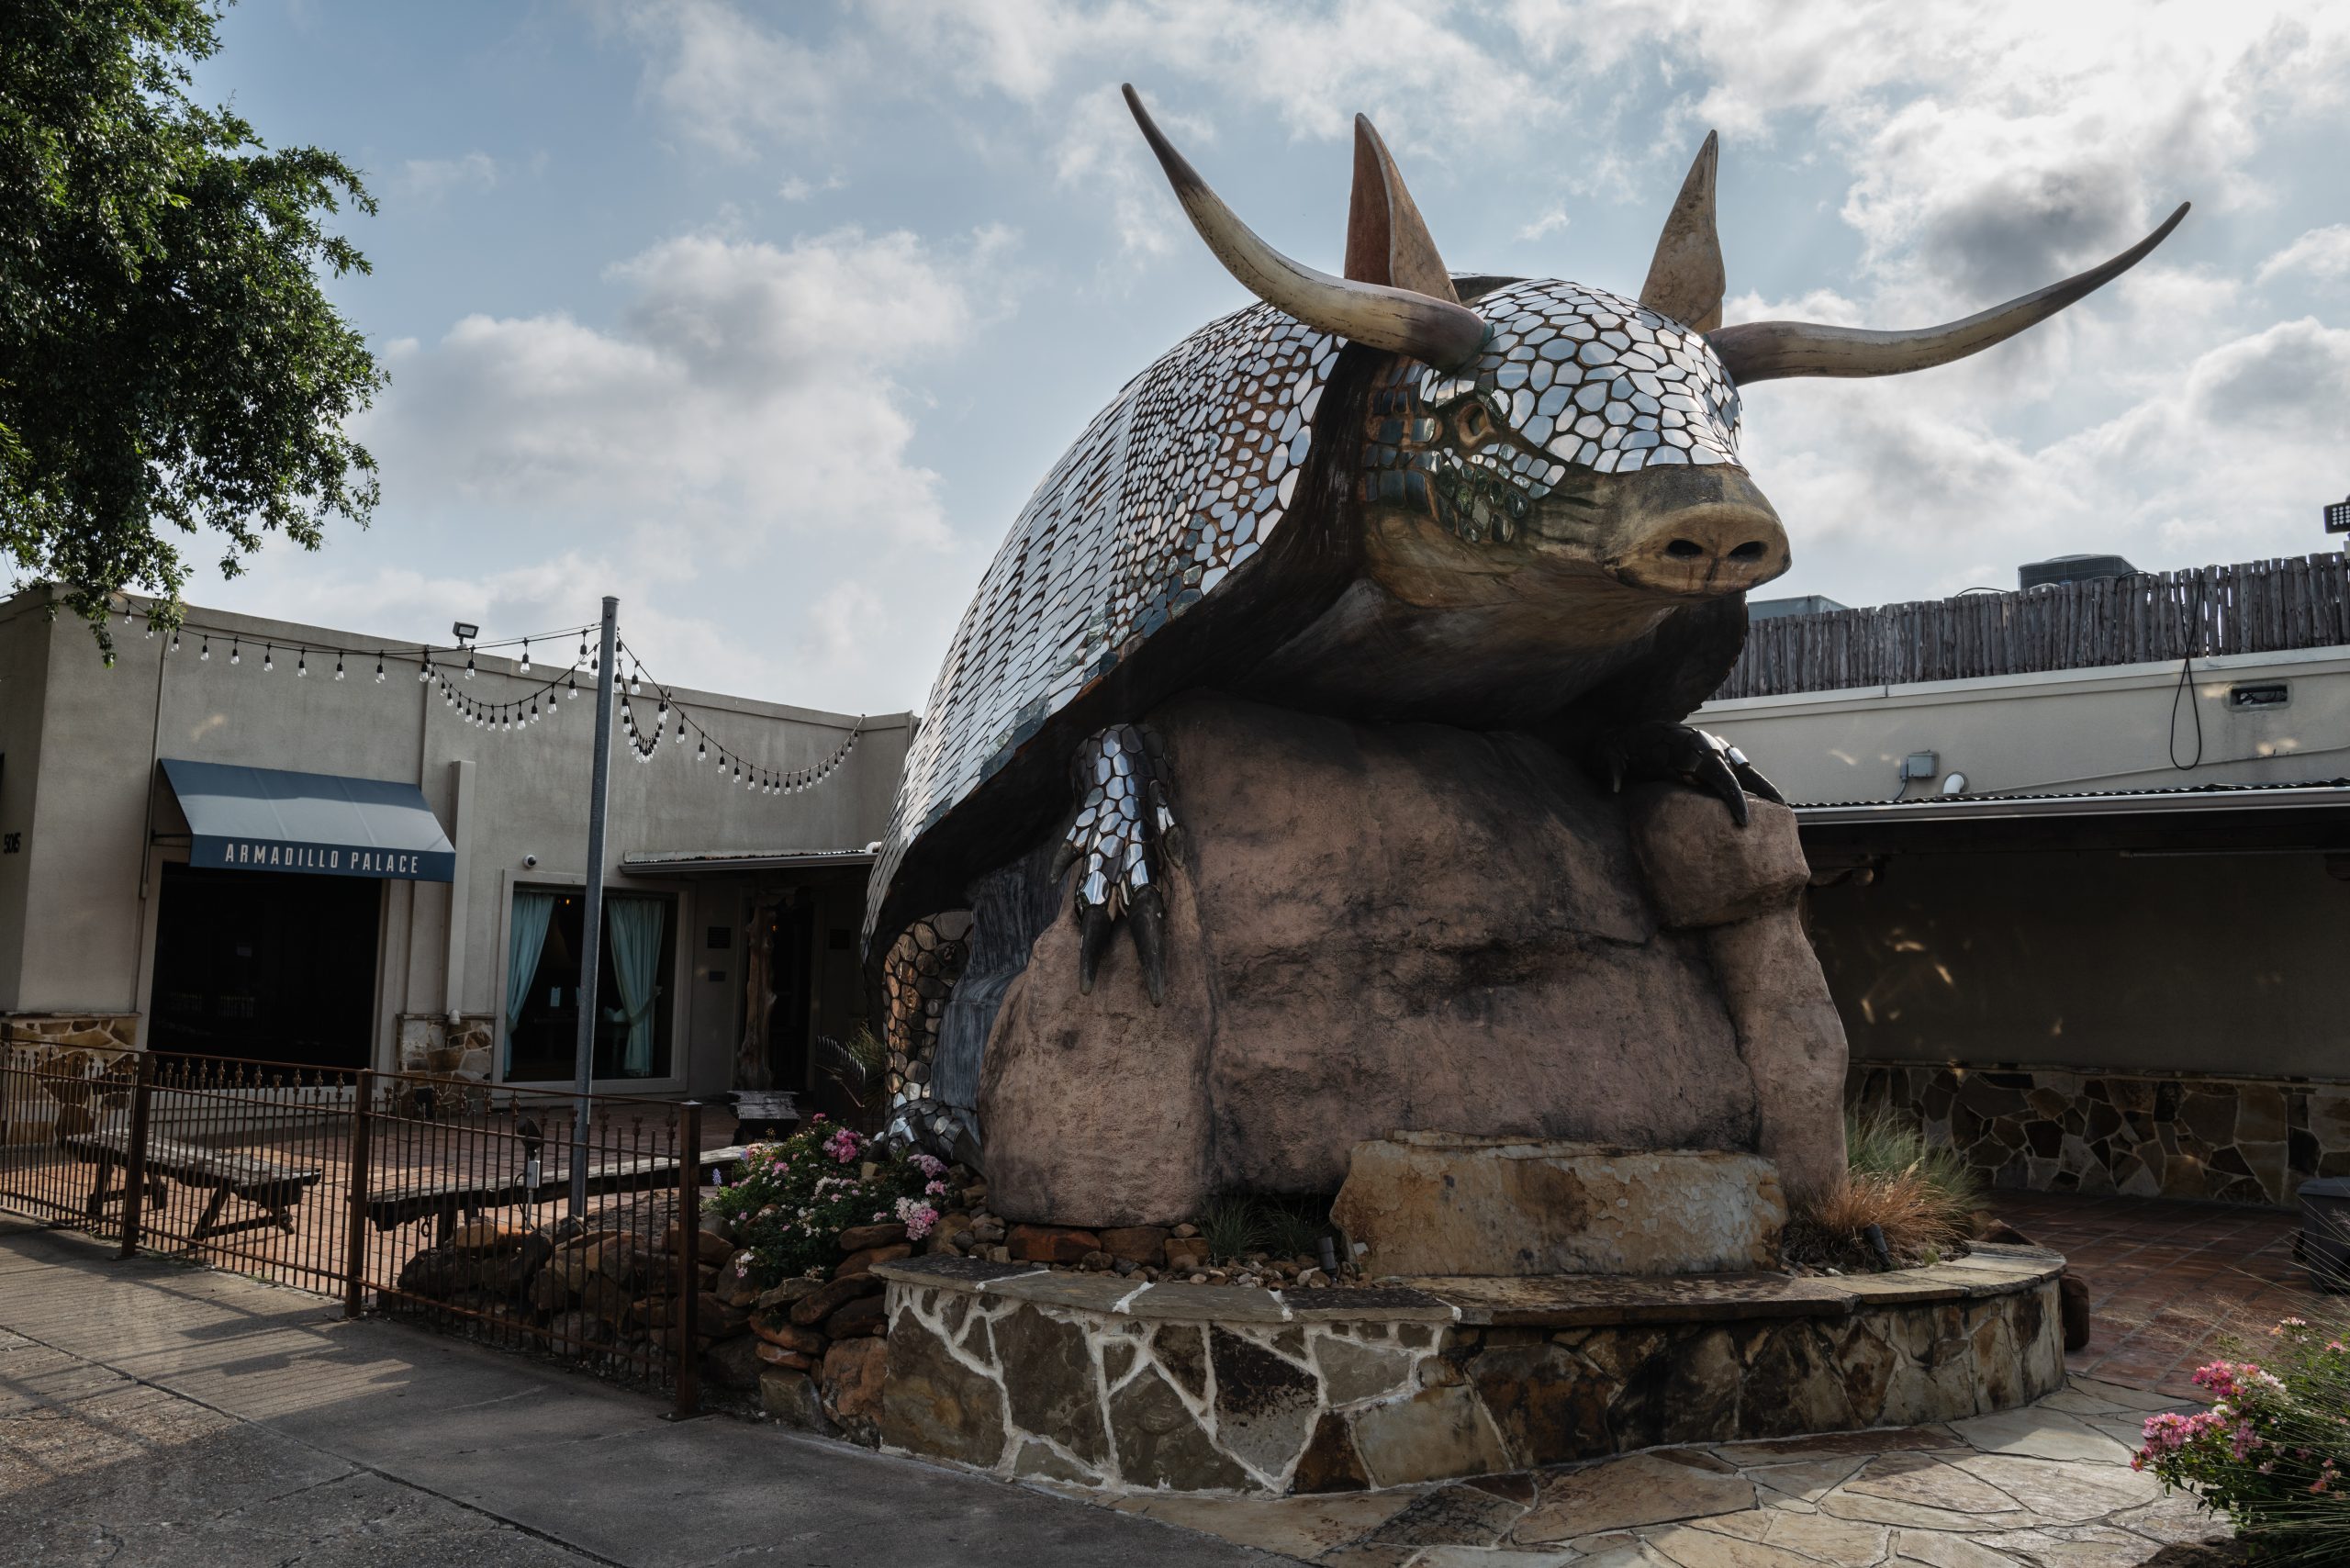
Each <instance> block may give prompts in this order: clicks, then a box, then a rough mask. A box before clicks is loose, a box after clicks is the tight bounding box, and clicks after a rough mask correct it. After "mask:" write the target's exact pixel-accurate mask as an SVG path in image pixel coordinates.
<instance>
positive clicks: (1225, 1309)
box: [1126, 1282, 1291, 1323]
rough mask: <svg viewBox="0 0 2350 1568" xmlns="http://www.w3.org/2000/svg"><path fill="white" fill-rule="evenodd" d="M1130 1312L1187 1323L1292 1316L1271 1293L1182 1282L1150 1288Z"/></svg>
mask: <svg viewBox="0 0 2350 1568" xmlns="http://www.w3.org/2000/svg"><path fill="white" fill-rule="evenodd" d="M1126 1312H1127V1314H1128V1315H1129V1316H1134V1317H1173V1318H1180V1319H1181V1320H1182V1321H1184V1322H1187V1323H1287V1322H1289V1321H1290V1317H1291V1314H1290V1311H1289V1309H1288V1307H1286V1306H1285V1305H1282V1302H1281V1297H1280V1296H1278V1295H1275V1294H1273V1293H1272V1292H1271V1291H1263V1290H1257V1289H1255V1288H1253V1287H1250V1286H1246V1285H1194V1284H1189V1283H1184V1282H1176V1283H1172V1284H1169V1283H1160V1284H1155V1285H1149V1286H1146V1287H1145V1288H1144V1290H1143V1292H1142V1294H1139V1295H1137V1296H1136V1297H1135V1298H1134V1299H1133V1300H1132V1301H1130V1302H1128V1303H1126Z"/></svg>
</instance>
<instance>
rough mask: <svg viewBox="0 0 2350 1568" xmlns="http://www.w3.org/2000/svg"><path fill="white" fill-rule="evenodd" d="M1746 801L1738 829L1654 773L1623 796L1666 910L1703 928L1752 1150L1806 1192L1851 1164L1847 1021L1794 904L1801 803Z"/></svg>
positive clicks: (1791, 1190)
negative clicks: (1739, 1072)
mask: <svg viewBox="0 0 2350 1568" xmlns="http://www.w3.org/2000/svg"><path fill="white" fill-rule="evenodd" d="M1747 804H1748V806H1749V808H1750V814H1751V820H1750V821H1749V822H1748V823H1747V825H1746V826H1745V827H1743V828H1740V826H1739V825H1738V824H1737V823H1734V822H1732V821H1731V820H1730V815H1729V811H1728V810H1727V809H1725V808H1724V806H1723V805H1722V803H1721V802H1720V801H1718V800H1715V799H1714V798H1713V797H1711V796H1709V795H1704V794H1700V793H1698V792H1697V791H1696V790H1690V789H1685V788H1682V787H1679V786H1674V785H1664V784H1651V785H1644V786H1641V787H1640V788H1639V789H1636V790H1630V791H1628V794H1627V796H1626V807H1627V812H1628V816H1629V818H1630V821H1631V824H1632V843H1633V846H1634V848H1635V850H1636V851H1637V852H1638V854H1639V858H1640V865H1641V867H1642V868H1643V869H1644V870H1645V871H1646V872H1647V873H1648V880H1649V890H1650V893H1651V896H1652V897H1653V898H1654V899H1655V901H1656V907H1657V913H1658V916H1659V918H1660V919H1662V921H1663V923H1664V924H1666V925H1668V926H1675V927H1680V928H1682V929H1685V930H1694V931H1700V932H1702V933H1704V935H1705V940H1706V951H1707V958H1709V959H1710V960H1711V961H1712V964H1713V968H1714V973H1715V975H1716V977H1717V978H1718V980H1720V982H1721V988H1722V1001H1723V1003H1724V1005H1725V1006H1726V1007H1727V1008H1728V1009H1729V1016H1730V1023H1731V1025H1732V1026H1733V1027H1735V1028H1736V1029H1737V1031H1738V1047H1739V1054H1740V1056H1742V1057H1743V1058H1745V1060H1746V1066H1747V1070H1748V1072H1749V1073H1751V1075H1752V1077H1753V1081H1754V1101H1755V1108H1756V1112H1757V1119H1758V1122H1759V1126H1758V1129H1757V1135H1758V1136H1757V1140H1756V1152H1757V1153H1759V1154H1762V1155H1763V1156H1764V1157H1765V1158H1767V1159H1772V1160H1774V1161H1775V1162H1776V1163H1777V1165H1778V1167H1779V1180H1780V1182H1781V1184H1782V1185H1783V1186H1784V1187H1785V1190H1786V1193H1787V1195H1788V1197H1789V1198H1790V1199H1791V1200H1795V1201H1797V1202H1800V1201H1801V1200H1802V1199H1804V1198H1806V1197H1808V1196H1811V1195H1813V1194H1816V1193H1822V1192H1825V1191H1827V1190H1829V1189H1830V1188H1832V1187H1833V1186H1834V1185H1835V1183H1836V1182H1839V1181H1841V1179H1842V1177H1843V1173H1844V1105H1843V1093H1844V1071H1845V1061H1846V1047H1845V1043H1844V1025H1843V1020H1842V1019H1841V1018H1840V1017H1838V1016H1837V1014H1836V1003H1835V1002H1834V1000H1833V999H1832V998H1830V995H1829V994H1828V980H1827V977H1826V976H1825V975H1823V974H1822V973H1821V972H1820V968H1819V959H1818V957H1817V956H1816V955H1815V954H1814V953H1813V952H1812V950H1811V939H1810V938H1809V937H1808V936H1807V935H1805V934H1804V929H1803V921H1802V917H1801V915H1800V914H1799V913H1797V911H1796V900H1797V898H1799V897H1800V896H1801V894H1802V891H1803V888H1804V885H1805V883H1806V882H1807V880H1808V879H1809V877H1810V867H1809V866H1808V864H1807V862H1806V861H1805V859H1804V854H1803V845H1802V843H1801V841H1800V840H1799V839H1798V838H1797V836H1796V816H1795V812H1791V811H1789V810H1788V809H1787V808H1786V807H1785V806H1781V805H1776V804H1774V803H1773V802H1771V801H1756V800H1749V801H1748V802H1747Z"/></svg>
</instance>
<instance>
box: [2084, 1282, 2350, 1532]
mask: <svg viewBox="0 0 2350 1568" xmlns="http://www.w3.org/2000/svg"><path fill="white" fill-rule="evenodd" d="M2268 1333H2269V1343H2268V1344H2267V1345H2266V1346H2263V1347H2261V1348H2260V1352H2259V1359H2258V1360H2257V1361H2253V1360H2249V1359H2247V1360H2244V1361H2213V1362H2211V1363H2210V1365H2209V1366H2206V1367H2202V1368H2200V1369H2199V1370H2198V1371H2197V1372H2196V1373H2195V1383H2196V1384H2197V1386H2198V1387H2200V1388H2203V1389H2206V1390H2208V1391H2210V1394H2211V1397H2212V1401H2213V1403H2212V1406H2211V1407H2210V1409H2209V1410H2205V1411H2201V1412H2199V1413H2198V1414H2196V1415H2192V1416H2181V1415H2178V1414H2177V1413H2174V1412H2165V1413H2164V1414H2162V1415H2159V1416H2150V1417H2147V1418H2146V1424H2145V1446H2144V1447H2143V1448H2141V1449H2140V1450H2138V1454H2137V1457H2136V1458H2134V1459H2132V1461H2131V1462H2130V1463H2131V1467H2132V1469H2136V1470H2148V1471H2152V1472H2153V1473H2154V1474H2155V1476H2157V1477H2158V1478H2159V1479H2160V1480H2161V1481H2162V1483H2163V1484H2164V1486H2165V1488H2170V1487H2185V1488H2188V1489H2190V1490H2192V1491H2193V1492H2194V1493H2195V1494H2196V1495H2197V1497H2198V1498H2199V1501H2200V1502H2201V1503H2202V1505H2203V1506H2204V1507H2206V1508H2208V1509H2210V1511H2211V1512H2213V1513H2215V1514H2224V1515H2226V1516H2227V1517H2228V1518H2229V1520H2230V1521H2231V1522H2233V1524H2234V1526H2235V1528H2236V1535H2237V1539H2238V1540H2241V1541H2243V1542H2244V1545H2245V1546H2246V1547H2247V1548H2249V1549H2250V1551H2251V1553H2252V1560H2253V1561H2254V1562H2259V1563H2263V1564H2270V1563H2277V1564H2285V1563H2319V1562H2324V1563H2337V1562H2350V1480H2345V1476H2350V1313H2341V1312H2336V1313H2335V1314H2334V1316H2333V1321H2332V1322H2330V1323H2329V1324H2327V1325H2326V1326H2324V1327H2319V1326H2316V1325H2312V1324H2311V1323H2309V1322H2306V1321H2304V1320H2303V1319H2301V1318H2299V1317H2288V1318H2286V1319H2285V1320H2284V1321H2283V1322H2281V1323H2279V1324H2277V1327H2274V1328H2272V1329H2270V1330H2269V1331H2268Z"/></svg>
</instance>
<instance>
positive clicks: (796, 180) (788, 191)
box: [775, 173, 848, 201]
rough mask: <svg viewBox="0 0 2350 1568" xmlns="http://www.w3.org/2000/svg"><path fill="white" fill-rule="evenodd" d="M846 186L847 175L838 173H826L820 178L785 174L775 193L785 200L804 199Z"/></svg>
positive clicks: (843, 188) (842, 188) (845, 187)
mask: <svg viewBox="0 0 2350 1568" xmlns="http://www.w3.org/2000/svg"><path fill="white" fill-rule="evenodd" d="M847 188H848V177H847V176H846V175H845V174H838V173H834V174H827V175H826V176H824V178H822V179H821V180H811V179H809V178H807V177H806V176H804V175H800V174H786V175H785V176H784V177H783V180H782V183H781V184H779V185H777V186H776V188H775V194H776V195H778V196H781V197H782V198H783V199H784V200H786V201H806V200H808V199H809V198H810V197H811V196H822V195H824V194H825V193H826V192H828V191H838V190H846V189H847Z"/></svg>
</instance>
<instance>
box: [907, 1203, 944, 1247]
mask: <svg viewBox="0 0 2350 1568" xmlns="http://www.w3.org/2000/svg"><path fill="white" fill-rule="evenodd" d="M898 1218H899V1219H901V1220H902V1221H903V1222H904V1223H905V1226H906V1239H908V1240H909V1241H920V1240H921V1239H922V1238H923V1237H925V1236H928V1235H929V1234H930V1227H931V1226H934V1225H936V1224H937V1223H938V1211H937V1210H936V1209H934V1208H932V1207H931V1206H930V1205H929V1204H918V1203H916V1202H915V1201H914V1200H913V1199H912V1198H900V1199H899V1200H898Z"/></svg>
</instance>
